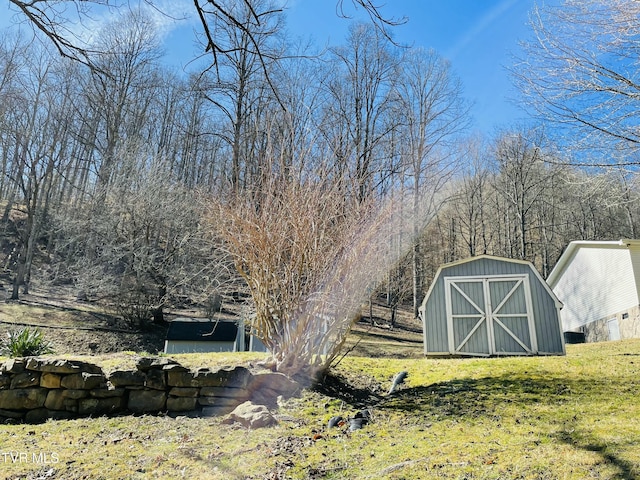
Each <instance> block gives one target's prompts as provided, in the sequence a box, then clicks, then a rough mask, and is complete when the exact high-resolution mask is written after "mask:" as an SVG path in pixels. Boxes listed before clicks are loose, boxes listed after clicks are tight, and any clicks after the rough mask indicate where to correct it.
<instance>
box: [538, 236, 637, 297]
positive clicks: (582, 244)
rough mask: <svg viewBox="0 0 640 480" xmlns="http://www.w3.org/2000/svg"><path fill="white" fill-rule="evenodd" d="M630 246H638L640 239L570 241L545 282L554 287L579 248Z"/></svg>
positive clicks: (618, 247)
mask: <svg viewBox="0 0 640 480" xmlns="http://www.w3.org/2000/svg"><path fill="white" fill-rule="evenodd" d="M631 246H635V247H638V246H640V240H632V239H628V238H622V239H620V240H602V241H599V240H576V241H573V242H570V243H569V245H567V248H566V249H565V250H564V252H562V255H560V258H559V259H558V261H557V262H556V264H555V266H554V267H553V270H551V273H550V274H549V276H548V277H547V283H548V284H549V286H550V287H551V288H554V287H555V285H556V283H557V282H558V280H559V279H560V277H561V276H562V273H563V272H564V271H565V269H566V268H567V266H568V265H569V263H570V262H571V260H572V259H573V257H574V256H575V254H576V252H577V251H578V250H579V249H581V248H600V249H620V248H625V249H626V248H629V247H631Z"/></svg>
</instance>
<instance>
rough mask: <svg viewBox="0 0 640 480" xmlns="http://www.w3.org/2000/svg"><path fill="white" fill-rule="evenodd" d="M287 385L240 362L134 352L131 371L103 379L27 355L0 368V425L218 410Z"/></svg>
mask: <svg viewBox="0 0 640 480" xmlns="http://www.w3.org/2000/svg"><path fill="white" fill-rule="evenodd" d="M295 390H297V385H296V384H295V383H294V382H292V381H291V380H289V379H288V378H287V377H285V376H284V375H280V374H274V373H267V374H258V375H252V373H251V372H250V371H249V370H247V369H246V368H244V367H235V368H233V369H222V370H217V371H213V370H210V369H208V368H200V369H198V370H196V371H191V370H189V369H187V368H185V367H183V366H182V365H180V364H178V363H177V362H175V361H174V360H171V359H167V358H157V357H142V358H140V359H139V360H138V362H137V365H136V370H133V371H131V370H117V371H114V372H112V373H111V374H110V375H108V376H107V375H105V374H104V372H103V371H102V369H101V368H100V367H98V366H97V365H93V364H90V363H87V362H81V361H77V360H59V359H51V358H37V357H27V358H21V359H11V360H7V361H5V362H4V363H3V364H2V365H0V423H11V422H27V423H38V422H42V421H44V420H46V419H49V418H52V419H66V418H76V417H86V416H91V415H110V414H120V413H135V414H142V413H160V412H167V413H168V414H192V415H223V414H227V413H229V412H231V411H232V410H233V409H234V408H235V407H237V406H238V405H240V404H242V403H244V402H246V401H247V400H250V399H255V398H260V399H266V398H273V399H275V398H276V396H277V395H280V394H284V395H291V394H293V393H294V391H295Z"/></svg>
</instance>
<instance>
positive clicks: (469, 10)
mask: <svg viewBox="0 0 640 480" xmlns="http://www.w3.org/2000/svg"><path fill="white" fill-rule="evenodd" d="M335 3H336V2H335V1H334V0H295V1H292V2H290V3H289V9H288V15H287V16H288V24H289V28H290V30H291V31H292V32H293V33H295V34H300V35H308V34H311V35H313V36H314V37H315V38H316V40H317V41H319V42H322V43H326V42H329V44H332V45H335V44H338V43H341V42H342V41H343V39H344V38H345V35H346V31H347V28H348V24H349V22H348V21H347V20H342V19H340V18H337V17H336V14H335ZM374 3H376V4H382V3H383V2H382V1H381V2H374ZM344 4H345V6H348V7H351V3H350V2H349V1H348V0H345V2H344ZM533 6H534V0H446V1H445V0H393V1H391V0H387V2H386V4H385V6H384V7H382V12H383V13H384V14H385V15H388V16H391V17H395V18H401V17H407V18H408V22H407V23H406V24H404V25H401V26H398V27H394V28H393V29H392V32H393V35H394V38H395V39H397V41H398V42H400V43H402V44H408V45H415V46H422V47H425V48H433V49H435V50H436V51H437V52H438V53H439V54H440V55H441V56H443V57H445V58H447V59H448V60H449V61H450V62H451V65H452V68H453V71H454V72H455V74H456V75H458V77H460V79H461V80H462V84H463V88H464V93H465V96H466V97H467V98H468V99H469V100H471V101H472V102H473V103H474V107H473V109H472V114H473V116H474V128H475V129H476V130H478V131H480V132H481V133H485V134H487V135H491V134H492V133H494V131H495V129H496V128H499V127H508V126H510V125H511V124H513V123H514V122H517V121H518V120H519V119H521V118H522V117H523V115H524V114H523V113H522V112H521V111H520V110H519V109H518V108H517V106H516V105H515V104H514V102H513V100H514V98H516V97H517V92H516V91H515V90H514V89H513V87H512V85H511V80H510V78H509V74H508V73H507V71H506V70H505V67H506V66H509V65H511V64H512V63H513V60H512V58H511V55H512V54H514V53H516V52H517V49H518V41H519V40H522V39H525V38H526V37H527V36H528V35H529V27H528V26H527V19H528V12H529V10H530V9H531V8H532V7H533ZM347 13H350V14H353V16H354V17H356V18H358V13H360V15H362V13H363V12H361V11H360V12H358V11H354V9H353V8H349V9H347Z"/></svg>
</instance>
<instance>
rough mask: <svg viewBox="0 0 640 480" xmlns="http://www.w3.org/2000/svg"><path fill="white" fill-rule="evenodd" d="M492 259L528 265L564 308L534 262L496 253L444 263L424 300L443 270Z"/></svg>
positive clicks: (558, 304) (557, 304)
mask: <svg viewBox="0 0 640 480" xmlns="http://www.w3.org/2000/svg"><path fill="white" fill-rule="evenodd" d="M485 258H486V259H490V260H496V261H500V262H508V263H517V264H520V265H526V266H527V267H528V268H529V270H530V271H531V272H532V273H533V274H534V276H535V277H536V278H537V279H538V280H539V281H540V284H541V285H542V286H543V288H544V289H545V291H546V292H547V293H548V294H549V296H550V297H551V298H552V299H553V301H554V303H555V304H556V308H562V307H563V304H562V302H561V301H560V300H559V299H558V297H557V296H556V294H555V293H553V290H551V288H550V287H549V285H548V284H547V282H546V281H545V280H544V278H542V275H540V272H538V270H537V269H536V268H535V267H534V266H533V264H532V263H531V262H529V261H527V260H519V259H516V258H506V257H497V256H494V255H478V256H475V257H468V258H464V259H462V260H456V261H454V262H450V263H445V264H444V265H441V266H440V267H439V268H438V270H437V271H436V274H435V276H434V277H433V278H434V281H433V282H432V283H431V286H430V287H429V290H428V291H427V295H426V296H425V299H424V302H426V301H427V299H428V298H429V296H430V295H431V290H432V289H433V288H434V286H435V283H436V282H435V279H437V278H438V277H439V276H440V275H441V273H442V271H443V270H445V269H447V268H450V267H454V266H456V265H462V264H464V263H469V262H476V261H478V260H481V259H485Z"/></svg>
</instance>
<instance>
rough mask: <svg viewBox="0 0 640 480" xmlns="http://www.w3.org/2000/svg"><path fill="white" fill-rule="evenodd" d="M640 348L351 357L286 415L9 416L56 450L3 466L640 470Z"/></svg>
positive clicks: (299, 472)
mask: <svg viewBox="0 0 640 480" xmlns="http://www.w3.org/2000/svg"><path fill="white" fill-rule="evenodd" d="M254 355H255V354H254ZM639 355H640V341H624V342H615V343H614V342H611V343H602V344H583V345H569V346H568V352H567V355H566V356H556V357H518V358H494V359H446V360H445V359H442V360H435V359H425V358H421V357H417V358H397V357H385V358H370V357H357V356H348V357H346V358H345V359H344V360H343V361H342V363H340V365H339V366H338V367H337V368H336V369H335V370H334V371H333V374H332V376H331V377H329V378H327V379H326V382H325V385H324V387H323V388H322V389H319V390H305V391H303V393H302V394H301V396H300V397H298V398H292V399H290V400H287V401H281V402H280V408H279V410H278V412H277V418H278V421H279V422H278V425H276V426H274V427H270V428H264V429H259V430H247V429H245V428H242V427H240V426H238V425H237V424H227V423H225V422H224V419H222V418H215V417H213V418H187V417H177V418H171V417H168V416H162V415H160V416H148V415H145V416H123V417H117V418H105V417H100V418H93V419H80V420H70V421H49V422H47V423H45V424H41V425H6V426H3V428H2V429H1V430H0V445H3V448H5V449H6V448H9V449H10V450H11V451H12V452H23V453H24V454H25V455H28V458H32V454H34V453H35V454H36V455H39V454H41V453H43V454H46V455H49V456H48V457H47V458H49V463H47V464H42V463H34V462H32V461H25V462H20V461H16V462H12V460H11V457H10V456H8V457H7V458H8V460H5V461H4V464H3V465H1V466H0V468H1V469H2V470H1V472H2V473H1V475H2V477H3V478H8V479H18V478H20V479H36V478H46V479H86V478H91V479H111V478H130V479H146V478H192V479H225V480H226V479H265V480H267V479H271V480H274V479H418V478H425V479H431V478H442V479H505V478H508V479H531V480H541V479H576V480H578V479H584V478H598V479H611V480H614V479H620V480H622V479H634V478H639V477H640V450H639V449H638V445H639V444H640V424H639V423H638V422H637V418H638V417H639V416H640V404H638V402H637V396H638V393H639V390H640V382H639V380H638V379H639V378H640V376H639V373H640V367H639V365H640V364H639V363H638V358H639ZM187 357H189V356H188V355H183V356H178V358H177V359H178V361H180V362H183V361H184V360H185V358H187ZM191 358H192V360H191V361H193V360H196V361H197V363H199V364H200V365H213V364H228V363H229V362H233V361H234V360H233V359H232V358H231V356H230V355H229V354H225V355H221V354H209V355H198V356H196V357H193V356H192V357H191ZM235 358H236V359H237V360H236V362H238V363H244V362H249V361H255V359H253V360H252V359H251V358H249V357H248V356H247V355H239V356H237V357H235ZM401 370H406V371H407V372H409V377H408V379H407V381H406V383H405V384H404V385H403V386H402V387H401V389H400V390H399V392H397V393H396V394H394V395H388V394H387V393H386V392H387V390H388V388H389V385H390V382H391V379H392V378H393V376H394V375H395V374H396V373H397V372H398V371H401ZM362 409H366V410H367V411H368V413H369V415H370V421H369V422H368V423H366V424H365V425H364V426H363V428H362V429H359V430H353V431H350V430H349V428H348V427H347V426H346V425H345V426H339V427H337V428H329V427H328V422H329V419H330V418H332V417H333V416H337V415H340V416H343V417H344V418H349V417H352V416H354V415H355V414H356V413H357V412H359V411H361V410H362ZM7 445H8V446H9V447H5V446H7ZM41 458H42V457H41ZM52 459H54V460H52ZM1 460H2V457H0V461H1Z"/></svg>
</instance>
